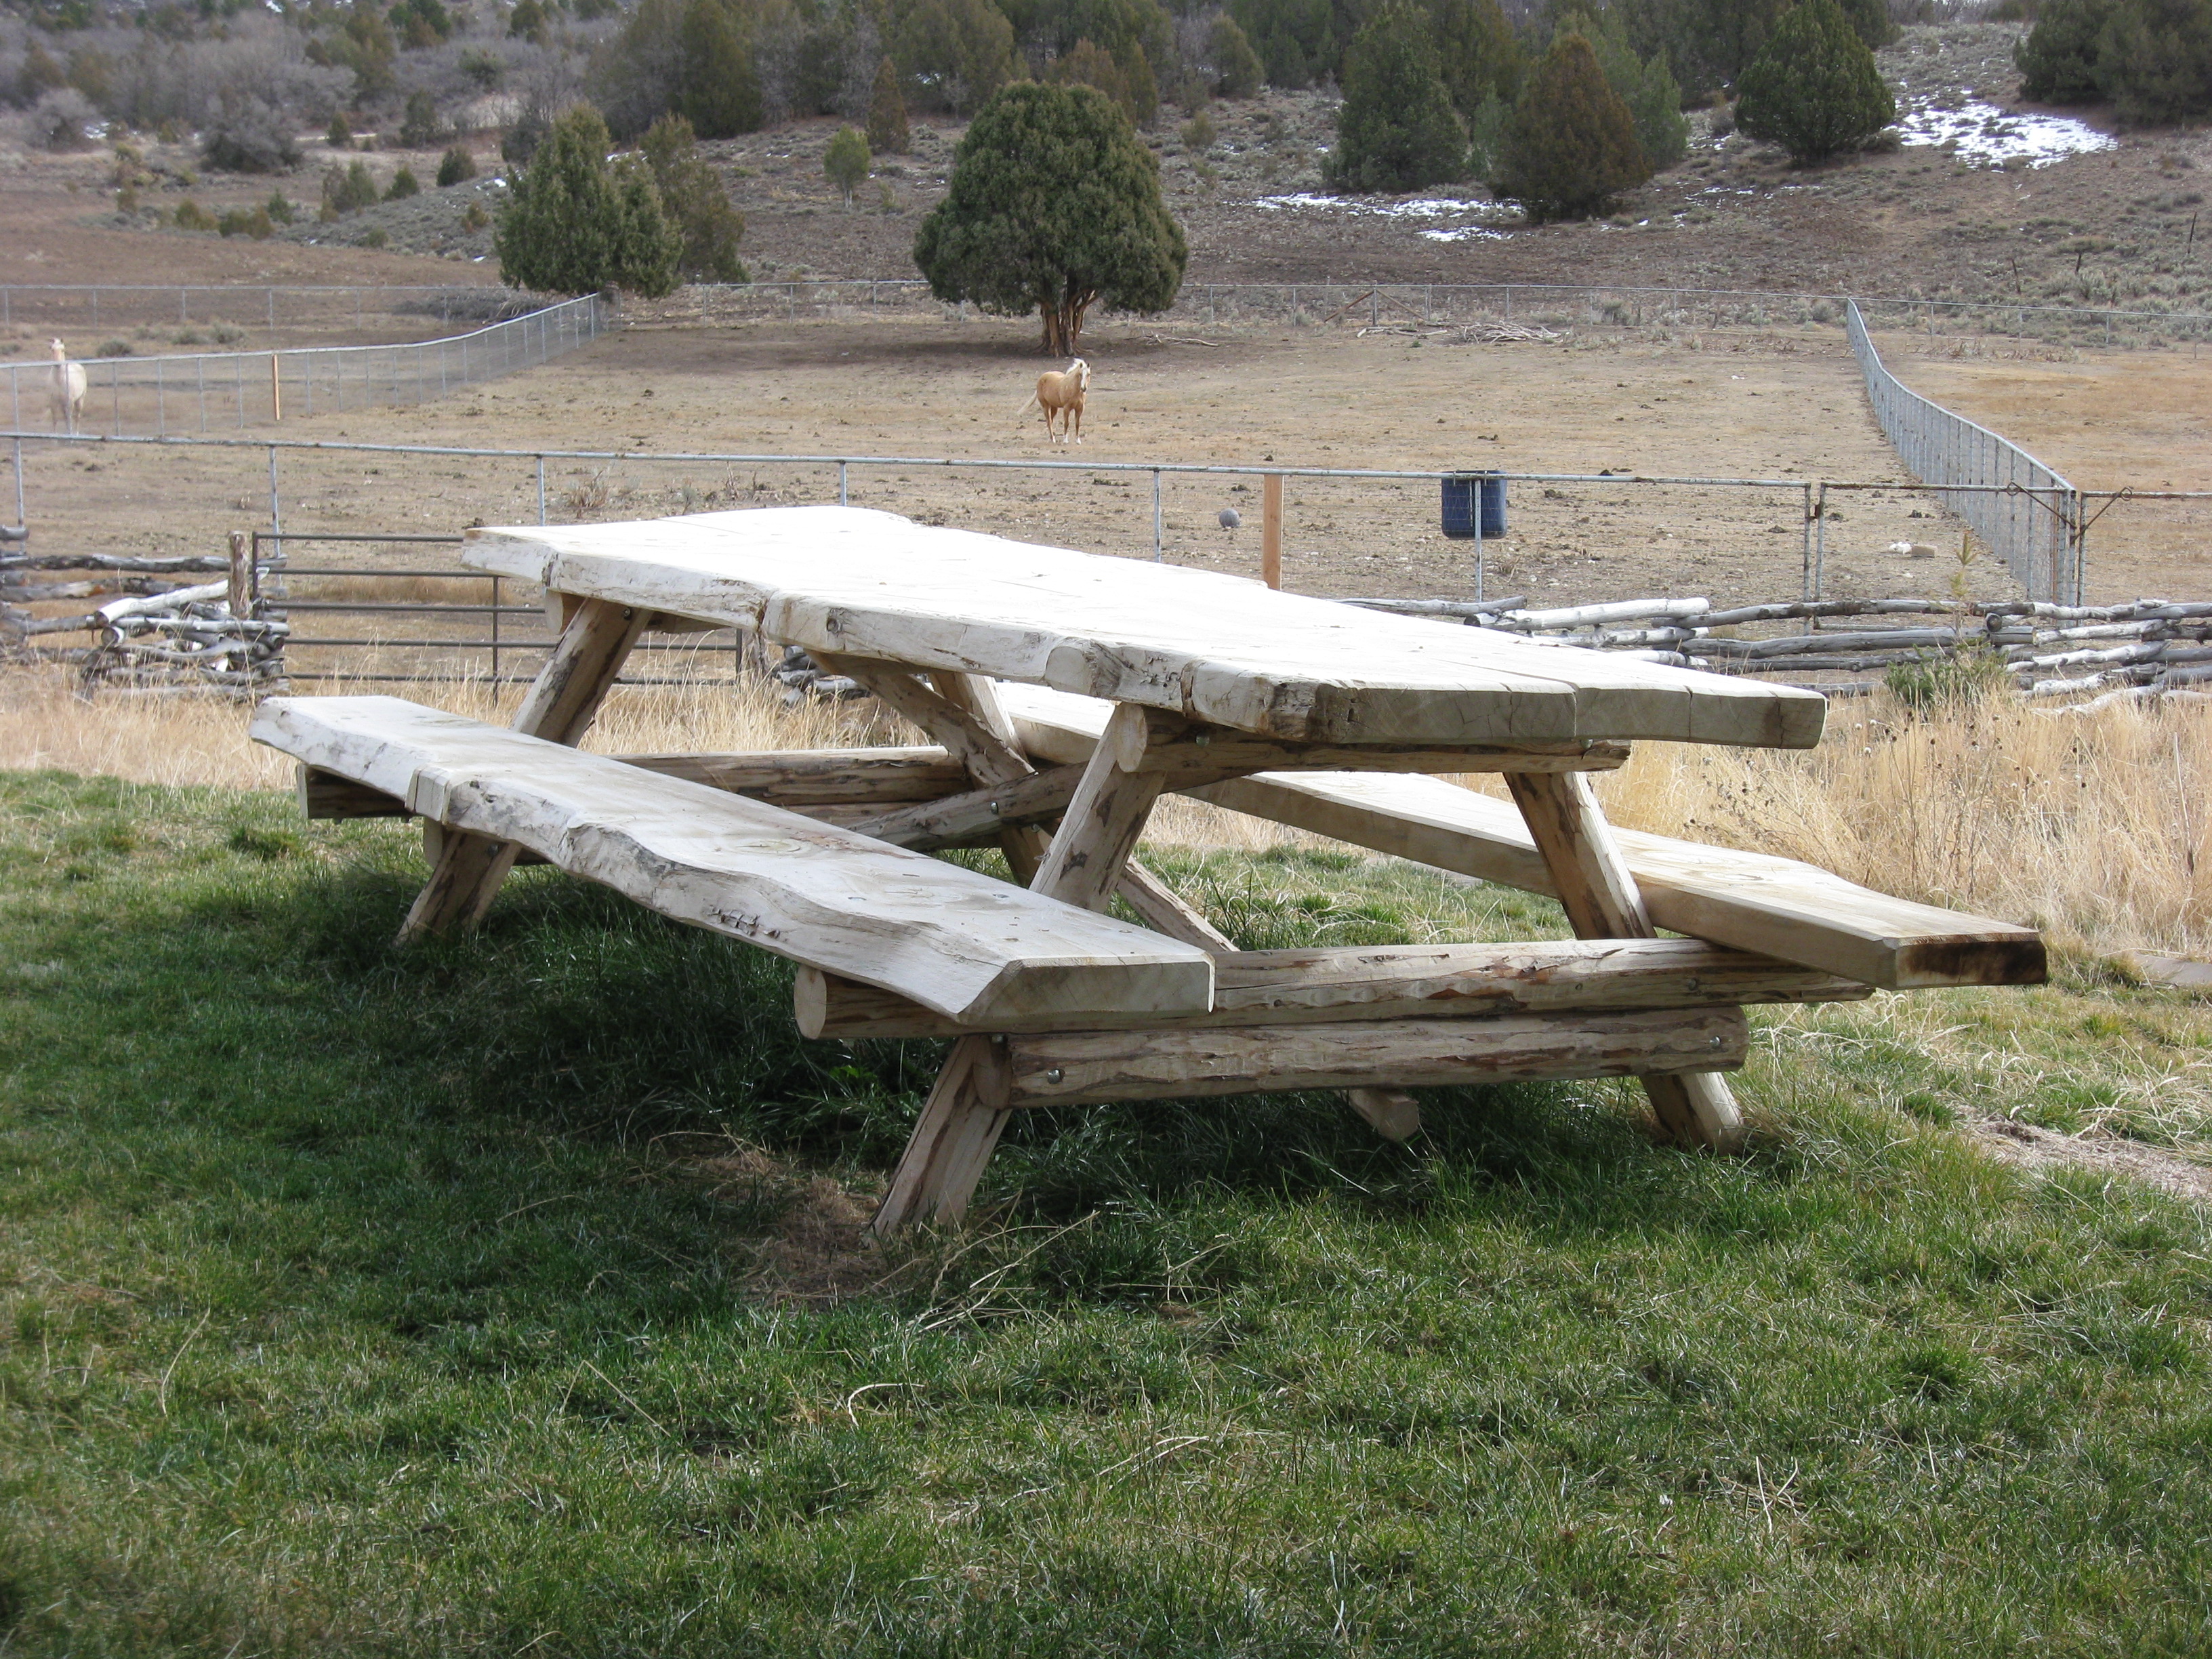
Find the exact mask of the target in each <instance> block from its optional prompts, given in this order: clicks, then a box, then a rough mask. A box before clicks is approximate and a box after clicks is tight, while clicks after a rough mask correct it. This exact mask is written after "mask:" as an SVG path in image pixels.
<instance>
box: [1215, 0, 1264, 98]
mask: <svg viewBox="0 0 2212 1659" xmlns="http://www.w3.org/2000/svg"><path fill="white" fill-rule="evenodd" d="M1206 62H1207V63H1209V64H1212V66H1213V81H1212V85H1211V86H1210V88H1208V90H1210V91H1212V92H1213V93H1214V94H1217V95H1218V96H1220V97H1223V98H1249V97H1250V96H1251V95H1252V94H1254V93H1255V92H1257V91H1259V90H1260V87H1261V82H1264V81H1266V79H1267V66H1266V65H1265V64H1262V63H1261V61H1260V54H1259V53H1258V52H1255V51H1253V50H1252V42H1251V40H1250V39H1249V37H1248V36H1247V35H1246V34H1245V33H1244V31H1243V29H1242V28H1240V27H1237V20H1236V19H1235V18H1234V17H1231V15H1229V14H1228V13H1227V12H1223V13H1222V14H1221V15H1219V16H1218V17H1217V18H1215V19H1214V20H1213V25H1212V27H1211V28H1209V29H1208V30H1207V31H1206Z"/></svg>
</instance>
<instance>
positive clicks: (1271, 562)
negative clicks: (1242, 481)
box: [1260, 472, 1283, 588]
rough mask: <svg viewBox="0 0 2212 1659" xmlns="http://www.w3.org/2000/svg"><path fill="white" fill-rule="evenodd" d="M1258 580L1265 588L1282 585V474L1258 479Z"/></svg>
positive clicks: (1272, 473)
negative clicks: (1265, 584) (1263, 583)
mask: <svg viewBox="0 0 2212 1659" xmlns="http://www.w3.org/2000/svg"><path fill="white" fill-rule="evenodd" d="M1260 580H1261V581H1263V582H1265V583H1267V586H1270V587H1273V588H1279V587H1281V586H1282V585H1283V475H1282V474H1281V473H1279V472H1270V473H1267V474H1266V475H1265V476H1263V477H1261V480H1260Z"/></svg>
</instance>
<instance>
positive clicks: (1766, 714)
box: [461, 507, 1827, 748]
mask: <svg viewBox="0 0 2212 1659" xmlns="http://www.w3.org/2000/svg"><path fill="white" fill-rule="evenodd" d="M461 557H462V560H463V562H465V563H466V564H469V565H470V566H471V567H473V568H477V569H481V570H489V571H496V572H498V573H500V574H505V575H511V576H515V577H519V578H520V579H522V580H527V581H532V582H540V583H543V584H544V586H547V587H549V588H551V589H555V590H556V591H559V592H568V593H578V594H586V595H589V596H592V597H593V598H597V599H611V600H615V601H617V602H619V603H621V604H624V605H636V606H641V607H647V608H650V609H652V610H654V611H674V612H680V613H682V614H684V615H687V616H693V617H702V618H708V619H711V620H713V621H715V622H717V623H730V624H732V625H735V626H737V627H740V628H746V629H757V630H758V631H759V632H760V633H762V634H763V635H765V636H766V637H768V638H769V639H773V640H779V641H784V642H786V643H788V644H793V645H799V646H803V647H805V648H806V649H807V650H808V651H810V652H812V653H816V654H817V659H820V657H821V655H822V653H830V654H832V655H834V656H842V657H871V658H877V659H884V660H888V661H892V662H900V663H907V664H910V665H914V666H915V667H918V668H923V669H927V670H931V671H938V670H944V671H956V672H972V673H980V674H986V675H990V676H993V677H995V678H1000V679H1004V680H1012V681H1019V682H1025V683H1028V684H1036V685H1045V686H1051V687H1054V688H1056V689H1058V690H1063V691H1070V692H1076V693H1080V694H1083V695H1085V696H1096V697H1104V698H1107V699H1109V700H1110V701H1113V702H1133V703H1139V704H1143V705H1146V706H1147V707H1151V708H1164V709H1167V710H1170V712H1173V713H1176V714H1186V715H1189V716H1191V717H1192V718H1194V719H1198V720H1205V721H1208V722H1212V723H1215V724H1218V725H1222V726H1235V727H1237V729H1238V730H1240V731H1244V732H1255V733H1258V734H1259V735H1261V736H1263V737H1270V738H1286V739H1291V740H1294V741H1301V742H1311V743H1395V744H1503V745H1509V746H1510V745H1512V744H1522V743H1560V742H1567V741H1571V740H1573V739H1577V738H1609V739H1631V738H1666V739H1674V740H1676V741H1681V742H1689V743H1723V744H1758V745H1765V746H1779V747H1784V748H1807V747H1810V746H1811V745H1812V744H1814V743H1815V742H1817V741H1818V740H1819V738H1820V727H1821V723H1822V721H1823V720H1824V719H1825V718H1826V708H1827V705H1826V700H1825V699H1823V698H1821V697H1820V696H1817V695H1815V694H1814V693H1811V692H1806V691H1801V690H1794V689H1792V688H1789V687H1784V686H1776V685H1771V684H1760V683H1758V682H1754V681H1751V680H1747V679H1742V678H1730V677H1726V676H1721V675H1714V674H1704V673H1697V672H1693V671H1689V670H1686V669H1678V668H1668V667H1665V666H1662V665H1658V664H1656V663H1646V662H1638V661H1633V660H1628V659H1622V658H1619V657H1612V656H1607V655H1603V654H1601V653H1597V652H1591V651H1577V650H1572V649H1566V648H1562V647H1548V646H1539V645H1533V644H1531V643H1529V642H1528V641H1525V640H1520V639H1514V638H1509V637H1506V636H1504V635H1499V634H1497V633H1493V632H1490V631H1487V630H1485V629H1474V628H1452V627H1445V626H1443V625H1441V624H1438V623H1432V622H1423V621H1419V620H1415V619H1411V618H1407V617H1393V616H1389V615H1387V614H1384V613H1382V612H1378V611H1362V610H1358V609H1356V608H1354V607H1352V606H1349V605H1335V604H1332V603H1330V602H1329V601H1328V600H1325V599H1309V598H1305V597H1303V596H1300V595H1297V594H1291V593H1281V592H1274V591H1272V590H1270V589H1268V588H1266V587H1262V586H1260V585H1258V584H1257V583H1255V582H1251V581H1249V580H1244V579H1243V578H1241V577H1235V576H1228V575H1224V574H1218V573H1216V572H1211V571H1200V570H1190V569H1185V568H1177V567H1175V566H1163V565H1157V564H1150V563H1146V562H1140V561H1138V560H1133V559H1116V558H1106V557H1101V556H1097V555H1092V554H1085V553H1077V552H1073V551H1070V550H1066V549H1064V548H1053V547H1036V546H1031V545H1029V544H1025V543H1020V542H1013V541H1008V540H1006V539H1003V538H1000V537H995V536H985V535H980V534H977V533H975V532H971V531H963V530H952V529H943V528H936V527H933V526H926V525H918V524H915V523H913V522H911V521H910V520H906V519H902V518H900V517H898V516H897V515H896V514H894V513H881V512H876V511H872V510H870V509H866V508H861V507H770V508H758V509H753V510H750V511H741V512H734V513H698V514H694V515H692V516H690V517H686V518H678V519H663V520H646V521H640V522H635V523H628V524H592V525H561V526H507V527H499V528H489V529H482V528H480V529H475V530H471V531H470V532H468V541H467V544H465V547H464V549H463V550H462V554H461Z"/></svg>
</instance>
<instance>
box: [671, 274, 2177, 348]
mask: <svg viewBox="0 0 2212 1659" xmlns="http://www.w3.org/2000/svg"><path fill="white" fill-rule="evenodd" d="M1853 302H1854V296H1852V295H1843V294H1791V293H1778V292H1771V291H1765V290H1760V289H1706V288H1684V287H1670V286H1660V285H1651V284H1636V283H1393V282H1358V281H1352V282H1343V281H1337V280H1333V279H1332V280H1328V281H1323V282H1312V283H1184V284H1183V286H1182V290H1181V292H1180V293H1178V294H1177V295H1176V301H1175V304H1174V306H1173V307H1171V308H1170V309H1169V310H1168V311H1166V312H1164V313H1160V317H1159V319H1158V320H1161V321H1164V322H1182V323H1201V322H1202V323H1207V324H1216V325H1218V324H1225V323H1237V322H1244V321H1259V320H1297V321H1304V322H1308V323H1330V322H1344V321H1352V322H1364V323H1365V324H1367V325H1369V326H1370V327H1371V326H1376V325H1380V324H1382V323H1383V322H1385V321H1393V322H1414V323H1420V324H1426V325H1436V326H1449V325H1454V324H1462V325H1468V324H1480V323H1485V322H1508V323H1516V322H1517V323H1522V324H1531V325H1553V326H1583V327H1620V328H1651V327H1666V328H1674V329H1702V328H1711V329H1731V328H1769V327H1778V326H1790V327H1796V326H1801V325H1808V324H1817V325H1838V324H1841V323H1842V322H1843V321H1844V309H1845V307H1847V306H1849V305H1850V304H1852V303H1853ZM1856 303H1857V304H1858V305H1859V306H1860V307H1862V308H1863V309H1864V310H1866V311H1869V312H1870V313H1873V315H1874V316H1875V319H1876V320H1877V324H1878V325H1880V326H1882V327H1885V328H1888V329H1892V330H1896V331H1913V332H1917V333H1924V334H1927V335H1929V336H1931V337H1941V336H1942V335H1945V334H1947V333H1948V332H1951V331H1954V330H1955V329H1956V328H1957V327H1958V326H1959V325H1966V327H1968V328H1970V329H1971V330H1972V331H1973V332H1976V333H1981V334H1999V335H2008V336H2015V337H2022V338H2028V339H2036V340H2045V341H2054V342H2065V343H2077V344H2078V343H2088V344H2106V345H2117V344H2129V343H2136V342H2138V341H2140V340H2142V339H2145V338H2156V339H2163V340H2169V341H2172V340H2183V341H2200V340H2205V339H2212V313H2205V312H2196V311H2153V310H2143V309H2136V308H2130V307H2117V306H2096V307H2092V306H2051V305H2033V304H2030V303H2028V302H2027V301H2015V302H2014V303H2012V304H2009V305H2007V304H2003V303H2001V302H1997V301H1969V300H1922V299H1903V298H1887V297H1883V296H1880V295H1858V296H1856ZM659 309H660V313H661V314H664V315H671V314H672V315H684V316H689V317H696V319H700V320H702V321H708V322H712V321H714V320H717V319H726V318H731V317H737V316H746V315H753V314H757V313H762V312H766V313H771V314H778V315H784V316H795V315H799V314H801V313H807V314H841V313H860V312H866V313H878V314H895V313H901V312H912V311H917V310H920V311H927V312H933V313H941V312H945V311H951V312H953V313H956V314H957V313H960V312H961V311H962V309H963V307H957V306H945V305H944V304H942V303H941V302H940V301H936V300H934V299H933V298H931V296H930V293H929V284H928V283H925V282H922V281H920V280H919V279H916V278H913V277H886V278H881V279H872V278H868V277H820V278H799V279H792V280H783V281H775V282H766V281H763V282H754V283H695V284H693V285H691V286H690V287H688V288H685V289H681V290H679V291H678V294H677V295H674V296H672V297H671V299H670V300H669V301H665V302H663V305H662V306H661V307H660V308H659Z"/></svg>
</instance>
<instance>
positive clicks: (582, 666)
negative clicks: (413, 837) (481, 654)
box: [399, 599, 652, 945]
mask: <svg viewBox="0 0 2212 1659" xmlns="http://www.w3.org/2000/svg"><path fill="white" fill-rule="evenodd" d="M651 617H652V613H651V612H650V611H640V610H635V609H633V608H632V607H630V606H629V605H615V604H613V603H611V602H610V601H608V600H605V599H586V600H585V601H583V602H582V603H581V604H580V605H578V606H577V607H576V609H575V611H574V614H573V615H571V616H570V617H569V618H568V626H567V627H566V628H565V629H562V633H561V640H560V643H559V644H557V645H556V646H555V647H553V654H552V656H551V657H550V659H547V661H546V664H545V666H544V667H543V668H541V669H540V670H538V678H536V679H535V680H533V681H532V682H531V685H530V690H529V691H528V692H527V693H526V694H525V696H524V697H523V699H522V707H521V708H519V709H517V710H516V711H515V715H514V729H515V730H516V731H518V732H525V733H526V734H527V735H529V736H531V737H533V738H546V739H548V740H549V741H550V742H553V743H557V744H563V745H565V746H567V747H568V748H571V749H573V748H574V747H575V746H576V744H578V743H580V742H581V741H582V739H583V736H584V733H585V732H588V731H590V730H591V727H592V716H593V715H595V714H598V713H599V705H600V704H601V703H602V702H605V700H606V695H607V692H608V690H609V689H610V688H611V686H612V685H613V684H614V683H615V676H616V675H617V674H619V673H621V672H622V665H623V662H624V661H626V660H627V659H629V653H630V647H632V646H634V645H635V644H636V643H637V636H638V635H640V634H642V633H643V632H644V631H645V625H646V623H647V622H648V621H649V620H651ZM518 852H520V848H517V847H516V846H515V845H514V843H513V842H502V841H493V840H490V839H489V838H488V837H486V836H468V835H448V836H442V837H441V838H440V842H439V847H438V854H437V858H436V860H435V862H434V863H433V864H432V866H431V868H430V879H429V880H428V882H427V883H426V884H424V885H423V888H422V891H421V892H420V893H418V894H416V896H415V903H414V906H413V908H410V910H409V911H408V912H407V920H406V921H405V922H404V924H402V926H401V927H400V929H399V942H400V943H401V944H403V945H404V944H406V943H407V942H408V941H409V940H410V939H420V938H421V937H422V935H423V934H425V933H444V932H446V931H447V929H448V928H451V927H455V926H456V925H458V926H459V927H475V926H476V925H477V922H479V921H483V914H484V912H485V911H486V910H488V909H489V908H491V902H492V900H493V898H494V897H495V896H497V894H498V892H499V888H500V884H501V882H503V881H505V880H506V879H507V872H508V871H509V870H511V869H513V867H514V860H515V855H516V854H517V853H518Z"/></svg>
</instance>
